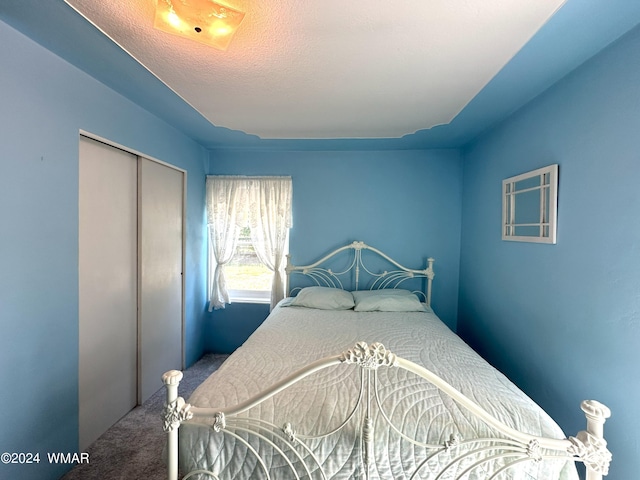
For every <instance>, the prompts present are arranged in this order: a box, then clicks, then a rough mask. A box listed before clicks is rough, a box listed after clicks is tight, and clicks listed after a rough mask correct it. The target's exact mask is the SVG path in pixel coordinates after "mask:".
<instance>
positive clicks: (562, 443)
mask: <svg viewBox="0 0 640 480" xmlns="http://www.w3.org/2000/svg"><path fill="white" fill-rule="evenodd" d="M341 364H351V365H354V364H355V365H357V366H359V367H360V368H359V369H357V370H358V375H360V392H359V396H358V399H357V402H356V403H355V407H354V409H353V411H352V412H351V414H350V415H349V416H348V418H346V419H345V420H344V422H343V423H342V424H341V425H340V426H339V427H338V428H336V429H334V430H333V431H331V432H323V433H322V434H320V435H318V436H315V437H313V436H310V435H308V434H305V435H300V434H297V433H296V426H295V425H292V424H290V423H285V424H284V425H282V426H276V425H273V424H271V423H269V422H266V421H263V420H261V419H249V418H246V417H244V416H240V417H238V416H239V415H240V414H242V413H244V412H247V411H248V410H250V409H251V408H253V407H255V406H257V405H259V404H261V403H262V402H264V401H265V400H267V399H269V398H271V397H273V396H274V395H276V394H278V393H279V392H281V391H283V390H285V389H287V388H289V387H291V386H292V385H294V384H296V383H297V382H299V381H301V380H302V379H304V378H306V377H308V376H310V375H312V374H314V373H316V372H318V371H320V370H323V369H326V368H329V367H332V366H339V365H341ZM382 368H398V369H404V370H406V371H409V372H412V373H414V374H415V375H417V376H419V377H422V378H423V379H424V380H426V381H427V382H430V383H431V384H432V385H434V386H436V387H437V388H438V389H439V390H440V391H441V392H443V393H444V394H446V395H447V396H448V397H450V398H451V399H453V400H454V401H455V402H456V403H457V404H459V405H460V406H462V407H464V408H465V409H466V410H467V411H468V412H471V413H472V415H474V416H475V417H477V418H478V419H480V420H481V421H482V422H484V424H486V425H487V426H488V427H490V428H491V429H492V431H494V432H496V435H495V436H493V435H492V436H491V437H487V438H468V439H467V438H459V437H458V436H454V435H452V436H451V437H450V438H449V439H448V440H447V441H445V442H444V443H443V444H440V445H436V444H428V443H424V442H422V441H420V440H419V439H415V438H410V437H408V436H407V435H406V434H405V433H404V432H402V431H400V429H399V428H397V427H396V426H395V425H393V422H392V421H391V419H390V417H389V416H387V413H386V412H385V411H384V409H383V406H382V404H381V401H380V398H379V396H378V393H377V392H378V390H377V389H378V381H377V372H378V370H379V369H382ZM181 379H182V373H181V372H179V371H175V370H172V371H169V372H167V373H165V374H164V376H163V382H164V384H165V386H166V391H167V398H166V404H165V408H164V412H163V428H164V431H165V432H166V433H167V436H168V445H167V455H168V458H167V463H168V477H167V478H168V479H169V480H177V478H178V429H179V427H180V426H181V424H182V423H184V422H186V421H188V420H191V419H198V418H209V419H211V418H212V419H213V421H212V422H211V423H210V424H209V426H210V428H212V429H213V430H214V431H215V432H225V433H226V434H228V435H231V436H233V437H234V439H235V440H236V441H238V442H240V443H243V444H244V445H245V446H246V447H247V449H248V451H250V452H251V454H252V455H255V457H256V460H257V463H258V464H259V468H260V469H262V471H263V472H264V473H265V478H270V477H269V473H268V469H269V467H268V466H267V463H266V462H265V461H264V459H262V458H261V457H260V454H259V452H258V451H256V449H254V448H253V447H252V446H251V444H250V443H249V442H247V441H246V440H245V436H246V435H255V436H257V437H258V438H259V439H260V441H261V442H265V443H268V444H269V445H270V447H271V448H272V449H273V452H276V454H277V455H280V456H281V457H282V458H283V462H284V464H286V465H287V466H288V468H290V469H291V472H292V475H291V476H289V477H287V478H328V476H327V475H326V474H325V473H324V471H323V468H322V465H321V462H320V461H319V460H318V458H316V457H315V456H314V454H313V451H312V449H311V448H309V447H308V446H307V445H306V442H307V440H309V439H316V440H317V439H318V438H324V437H327V436H329V435H331V434H334V433H336V432H338V431H339V430H341V429H342V428H344V427H345V425H347V424H348V423H350V424H351V423H353V422H352V420H353V421H354V422H355V423H356V425H357V426H356V428H357V430H358V433H357V438H358V442H359V445H358V452H359V455H360V461H361V463H362V468H361V471H362V472H363V478H367V479H368V478H369V472H370V471H371V470H372V464H373V463H374V462H375V458H376V457H375V453H376V452H375V450H374V449H375V442H374V438H375V435H376V432H375V431H374V426H373V422H372V420H371V418H372V409H374V408H377V409H378V412H379V413H380V414H381V415H382V416H383V418H384V420H386V422H387V423H388V425H389V426H390V428H391V429H392V430H394V431H395V432H396V433H397V434H398V435H400V436H402V437H403V439H404V440H406V441H408V442H410V443H411V444H413V445H415V446H417V447H420V448H424V449H426V450H427V451H428V455H427V457H426V460H425V461H424V462H423V463H422V464H421V465H419V466H418V468H417V469H416V471H415V472H414V473H413V476H412V477H411V478H414V477H415V478H423V477H422V476H421V475H420V470H421V469H422V468H425V466H426V465H427V464H428V463H429V462H431V463H433V462H436V463H437V462H440V464H441V465H443V467H442V470H441V471H440V472H439V473H437V474H436V476H435V477H434V478H438V479H440V478H449V477H448V476H447V475H448V474H449V473H450V472H451V471H455V472H456V473H455V478H466V477H467V474H470V473H473V472H474V470H475V469H478V468H481V469H483V471H485V472H486V471H488V472H489V476H487V477H486V478H492V479H493V478H496V479H498V478H501V474H502V473H504V472H507V471H508V470H510V469H511V468H514V467H516V466H517V465H520V464H522V463H525V462H546V461H574V462H582V463H584V465H585V466H586V471H587V477H586V478H587V480H601V479H602V477H603V476H604V475H607V473H608V469H609V464H610V461H611V453H610V452H609V450H608V449H607V446H606V441H605V440H604V434H603V425H604V423H605V421H606V419H607V418H609V416H610V415H611V412H610V410H609V409H608V408H607V407H606V406H604V405H602V404H601V403H599V402H597V401H594V400H586V401H584V402H582V405H581V408H582V410H583V411H584V413H585V415H586V418H587V426H586V430H584V431H581V432H579V433H578V434H577V435H576V436H573V437H569V438H565V439H555V438H545V437H539V436H534V435H530V434H527V433H523V432H520V431H518V430H515V429H513V428H511V427H509V426H508V425H506V424H504V423H503V422H501V421H500V420H498V419H496V418H495V417H493V416H492V415H491V414H489V413H488V412H487V411H486V410H485V409H483V408H482V407H481V406H479V405H478V404H477V403H475V402H474V401H472V400H470V399H469V398H467V397H465V396H464V395H463V394H462V393H461V392H460V391H458V390H456V389H455V388H454V387H452V386H451V385H450V384H448V383H447V382H445V381H444V380H442V379H441V378H440V377H438V376H437V375H435V374H434V373H433V372H431V371H429V370H427V369H425V368H423V367H421V366H420V365H418V364H416V363H413V362H411V361H408V360H405V359H403V358H399V357H397V356H396V355H395V354H393V353H392V352H390V351H388V350H387V349H386V348H385V347H384V346H383V345H382V344H380V343H374V344H371V345H368V344H366V343H364V342H359V343H358V344H356V345H355V346H354V347H353V348H351V349H349V350H346V351H344V352H342V353H340V354H338V355H334V356H331V357H326V358H324V359H321V360H318V361H316V362H314V363H312V364H310V365H308V366H306V367H304V368H302V369H300V370H298V371H297V372H295V373H293V374H292V375H290V376H289V377H287V378H285V379H283V380H282V381H280V382H278V383H276V384H275V385H273V386H272V387H271V388H270V389H268V390H267V391H265V392H263V393H261V394H259V395H257V396H254V397H252V398H250V399H248V400H247V401H245V402H243V403H240V404H238V405H235V406H231V407H225V408H220V409H217V408H199V407H196V406H192V405H189V404H188V403H186V402H185V401H184V399H183V398H182V397H180V396H179V395H178V385H179V383H180V380H181ZM356 411H357V412H358V415H356ZM238 432H240V433H241V434H238ZM243 435H245V436H243ZM445 456H446V459H445V460H444V461H441V459H442V458H443V457H445ZM195 474H205V475H208V476H209V477H210V478H212V479H216V480H219V477H218V476H217V475H218V474H217V473H215V472H206V471H204V470H198V471H193V472H190V473H187V474H186V476H185V477H184V478H189V477H191V476H192V475H195ZM429 478H431V477H429Z"/></svg>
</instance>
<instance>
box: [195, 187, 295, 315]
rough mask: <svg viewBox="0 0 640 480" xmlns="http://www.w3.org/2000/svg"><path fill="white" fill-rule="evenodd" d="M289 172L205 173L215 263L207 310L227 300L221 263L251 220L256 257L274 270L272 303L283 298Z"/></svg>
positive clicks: (229, 258)
mask: <svg viewBox="0 0 640 480" xmlns="http://www.w3.org/2000/svg"><path fill="white" fill-rule="evenodd" d="M292 196H293V186H292V181H291V177H238V176H208V177H207V219H208V220H207V223H208V226H209V239H210V246H211V251H212V253H213V256H214V258H215V261H216V267H215V270H214V272H213V275H212V276H211V290H210V301H209V311H212V310H213V309H218V308H224V306H225V304H226V303H229V294H228V293H227V289H226V285H225V279H224V265H225V264H226V263H228V262H229V261H230V260H231V258H232V257H233V254H234V252H235V249H236V244H237V240H238V236H239V232H240V229H241V228H242V227H243V226H245V225H247V224H248V225H249V227H250V229H251V242H252V243H253V246H254V248H255V251H256V254H257V256H258V259H259V260H260V261H261V262H262V263H263V264H264V265H265V266H266V267H267V268H268V269H269V270H271V271H272V272H274V274H273V281H272V284H271V308H273V307H274V306H275V305H276V303H278V302H279V301H280V300H282V298H284V276H283V274H284V257H285V253H286V252H285V248H286V246H287V237H288V234H289V228H291V226H292V215H291V201H292Z"/></svg>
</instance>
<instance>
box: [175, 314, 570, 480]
mask: <svg viewBox="0 0 640 480" xmlns="http://www.w3.org/2000/svg"><path fill="white" fill-rule="evenodd" d="M361 341H364V342H367V343H369V344H371V343H374V342H381V343H382V344H384V346H385V347H386V348H387V349H388V350H390V351H392V352H393V353H395V354H396V355H397V356H399V357H402V358H405V359H407V360H411V361H413V362H415V363H418V364H420V365H422V366H424V367H425V368H427V369H429V370H431V371H433V372H435V373H436V374H438V375H439V376H440V377H441V378H443V379H444V380H445V381H447V382H448V383H449V384H451V385H452V386H454V387H455V388H457V389H458V390H460V391H461V392H462V393H463V394H465V395H466V396H467V397H469V398H470V399H472V400H474V401H475V402H477V403H478V404H479V405H480V406H482V407H483V408H484V409H485V410H487V411H488V412H489V413H491V414H492V415H494V416H496V417H497V418H499V419H500V420H502V421H503V422H504V423H506V424H507V425H509V426H511V427H513V428H516V429H518V430H520V431H523V432H526V433H530V434H532V435H538V436H545V437H551V438H565V435H564V434H563V432H562V431H561V429H560V428H559V427H558V425H557V424H556V423H555V422H554V421H553V420H552V419H551V418H550V417H549V416H548V415H547V414H546V413H545V412H544V411H543V410H542V409H541V408H540V407H539V406H537V405H536V404H535V403H534V402H533V401H532V400H531V399H530V398H528V397H527V396H526V395H525V394H524V393H523V392H522V391H521V390H519V389H518V388H517V387H516V386H515V385H514V384H513V383H511V382H510V381H509V380H508V379H507V378H506V377H505V376H504V375H503V374H501V373H500V372H499V371H497V370H496V369H495V368H493V367H492V366H490V365H489V364H488V363H487V362H485V361H484V360H483V359H482V358H481V357H480V356H479V355H478V354H476V353H475V352H474V351H473V350H472V349H471V348H470V347H469V346H467V345H466V344H465V343H464V342H463V341H462V339H460V338H459V337H458V336H457V335H455V334H454V333H453V332H452V331H451V330H450V329H449V328H448V327H447V326H446V325H445V324H444V323H443V322H442V321H441V320H440V319H439V318H438V317H437V316H436V315H435V314H434V313H433V312H432V311H427V312H357V311H353V310H346V311H332V310H316V309H310V308H303V307H291V306H287V307H284V306H281V305H279V306H277V307H276V308H275V309H274V310H273V312H272V313H271V314H270V316H269V317H268V319H267V320H266V321H265V322H264V323H263V324H262V325H261V326H260V327H259V328H258V329H257V330H256V331H255V332H254V333H253V334H252V335H251V337H250V338H249V339H248V340H247V341H246V342H245V343H244V345H242V346H241V347H240V348H239V349H238V350H236V352H234V353H233V354H232V355H231V356H230V357H229V358H228V359H227V360H226V361H225V363H224V364H223V365H222V366H221V367H220V369H219V370H217V371H216V372H215V373H214V374H213V375H211V377H209V378H208V379H207V380H206V381H205V382H204V383H202V384H201V385H200V386H199V387H198V388H197V389H196V390H195V391H194V393H193V394H192V396H191V397H190V398H189V399H188V402H189V403H190V404H192V405H194V406H198V407H210V408H223V407H227V406H231V405H234V404H237V403H240V402H242V401H244V400H246V399H248V398H250V397H251V396H253V395H255V394H257V393H259V392H261V391H264V390H266V389H267V388H268V387H269V386H270V385H272V384H273V383H275V382H276V381H278V380H280V379H282V378H285V377H286V376H288V375H290V374H291V373H292V372H294V371H295V370H296V369H298V368H301V367H303V366H305V365H307V364H309V363H311V362H313V361H315V360H318V359H320V358H323V357H327V356H330V355H335V354H338V353H341V352H343V351H345V350H348V349H350V348H352V347H353V346H354V345H355V344H356V343H357V342H361ZM345 369H347V370H349V369H352V370H353V372H351V373H353V374H350V375H348V376H347V377H345ZM356 369H358V367H357V366H355V365H339V366H337V367H335V368H334V367H331V369H328V370H323V371H322V372H320V373H319V374H317V375H316V376H314V377H312V378H311V377H310V378H308V379H305V380H304V381H302V382H300V383H298V384H296V385H294V386H293V387H292V388H290V389H288V390H286V391H285V392H281V393H279V394H278V395H277V396H275V397H273V398H271V399H269V400H268V401H266V402H264V403H262V404H261V405H259V406H257V407H254V408H253V409H252V410H251V411H250V412H249V413H250V415H251V416H252V417H255V416H259V417H260V418H262V419H265V420H267V421H269V422H272V423H273V424H275V425H285V424H286V423H291V424H292V425H294V426H295V429H296V432H298V433H305V432H310V431H318V430H319V431H329V430H331V429H333V428H335V427H337V426H339V425H340V423H341V422H342V421H343V420H344V419H345V418H347V417H348V415H349V413H350V412H351V411H352V409H353V406H354V404H355V398H356V397H357V393H358V389H359V381H360V377H359V373H358V372H357V371H356ZM345 378H346V379H345ZM378 378H379V385H380V399H381V402H382V405H383V408H384V410H385V411H386V412H387V413H388V415H389V417H390V418H391V420H392V421H393V423H394V425H397V426H398V428H399V429H400V430H401V431H402V432H403V433H405V434H407V435H409V436H411V437H413V438H419V439H420V440H421V441H424V442H426V443H435V444H439V445H443V444H444V443H445V442H446V441H447V440H448V439H450V438H452V435H458V436H459V437H462V438H463V439H467V438H471V437H485V436H488V437H492V436H495V433H492V432H491V431H490V430H489V429H488V427H486V426H485V425H484V424H483V423H482V422H481V421H479V420H478V419H476V418H474V417H473V416H472V415H471V414H470V413H469V412H467V411H465V410H464V409H462V408H461V407H459V406H458V405H457V404H456V403H455V402H453V401H452V400H451V399H450V398H448V397H447V396H446V395H444V394H443V393H441V392H440V391H439V390H438V389H437V388H436V387H434V386H433V385H430V384H429V383H428V382H426V381H425V380H423V379H421V378H418V377H416V376H415V375H413V374H411V373H410V372H406V371H404V370H400V369H397V368H381V369H379V370H378ZM372 412H373V413H372V417H373V425H374V427H375V438H376V440H375V464H374V465H373V466H372V467H370V468H369V473H370V478H373V479H375V478H380V479H404V478H410V476H411V473H412V472H414V471H415V470H416V467H417V466H418V465H419V464H420V462H423V461H424V460H425V458H426V457H425V456H426V455H427V453H425V452H424V451H422V449H420V448H417V447H415V446H413V445H412V444H407V442H406V441H404V440H402V438H401V437H400V436H399V435H396V434H395V433H394V432H393V431H390V429H389V428H388V426H387V425H386V423H385V422H384V421H383V418H382V417H381V415H380V414H379V413H378V412H377V411H376V410H375V409H373V410H372ZM314 429H315V430H314ZM251 442H253V443H251V445H252V446H253V448H255V449H256V450H257V451H258V452H261V453H263V452H266V449H267V448H268V447H267V446H265V445H262V444H261V442H260V440H259V439H258V440H255V441H254V440H251ZM310 448H311V449H312V451H313V452H314V454H315V455H316V457H317V458H318V460H319V462H320V463H321V464H322V465H323V469H324V471H325V472H326V474H327V477H328V478H332V479H354V478H364V471H363V466H362V461H361V459H362V449H361V446H360V442H359V435H358V433H357V431H356V429H355V428H344V429H342V430H340V431H339V433H338V434H337V435H335V436H332V437H330V438H326V439H324V440H323V441H311V442H310ZM179 449H180V450H179V452H180V469H181V471H182V472H187V471H191V470H195V469H207V470H211V471H213V472H214V473H215V474H216V475H219V477H220V478H221V479H222V478H236V479H250V478H264V475H263V474H262V472H261V470H260V466H259V464H258V462H257V461H256V460H255V458H254V456H253V455H252V454H250V453H248V452H247V450H246V448H244V447H242V446H241V445H240V442H238V441H237V439H235V438H233V437H229V436H228V435H225V434H223V433H221V432H215V431H214V429H212V428H209V427H206V426H203V425H200V424H196V423H193V422H187V423H185V424H184V425H183V426H182V427H181V428H180V447H179ZM264 458H265V464H266V466H267V467H268V468H270V469H272V477H271V478H283V479H287V478H292V476H291V472H290V471H288V470H286V468H284V467H285V466H284V465H281V464H280V463H282V462H281V460H280V459H279V458H278V456H276V455H272V454H269V453H266V454H265V456H264ZM469 461H471V459H469ZM438 462H440V464H438ZM433 463H434V462H427V465H426V466H425V467H423V468H421V469H420V474H419V475H417V476H416V478H423V479H425V478H435V476H436V475H435V473H434V472H436V471H438V470H439V469H441V468H442V466H443V465H442V464H441V463H442V461H437V462H435V463H436V464H435V465H434V464H433ZM281 467H282V468H281ZM461 468H462V467H461ZM460 473H461V470H460V469H458V470H451V471H448V473H447V475H445V476H443V477H441V478H442V479H448V478H458V477H457V475H459V474H460ZM196 478H198V477H196ZM202 478H210V477H202ZM314 478H315V477H314ZM462 478H465V479H469V480H475V479H480V478H485V476H484V473H483V468H479V469H474V470H473V471H472V472H471V473H470V474H468V475H465V476H463V477H462ZM499 478H507V479H513V480H520V479H523V480H531V479H533V478H539V479H548V480H554V479H558V480H574V479H577V478H578V476H577V473H576V470H575V467H574V465H573V462H570V461H569V462H567V461H559V460H554V461H550V462H527V463H526V465H523V467H522V468H520V467H518V468H517V469H509V470H508V471H507V473H506V474H505V475H504V476H501V477H499Z"/></svg>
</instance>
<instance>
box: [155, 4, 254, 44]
mask: <svg viewBox="0 0 640 480" xmlns="http://www.w3.org/2000/svg"><path fill="white" fill-rule="evenodd" d="M244 15H245V14H244V12H241V11H239V10H235V9H233V8H230V7H227V6H225V5H222V4H220V3H217V2H214V1H212V0H158V3H157V6H156V17H155V22H154V27H155V28H157V29H159V30H162V31H164V32H167V33H171V34H174V35H180V36H182V37H186V38H189V39H191V40H196V41H198V42H201V43H204V44H207V45H210V46H212V47H215V48H217V49H220V50H226V49H227V47H228V46H229V43H230V42H231V39H232V38H233V35H234V33H236V30H237V29H238V27H239V26H240V23H241V22H242V19H243V18H244Z"/></svg>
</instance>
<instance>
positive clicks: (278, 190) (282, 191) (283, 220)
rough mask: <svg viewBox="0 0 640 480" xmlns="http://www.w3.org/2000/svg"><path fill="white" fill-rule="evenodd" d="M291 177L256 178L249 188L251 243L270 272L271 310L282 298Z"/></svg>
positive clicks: (288, 225)
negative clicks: (271, 273) (271, 278)
mask: <svg viewBox="0 0 640 480" xmlns="http://www.w3.org/2000/svg"><path fill="white" fill-rule="evenodd" d="M292 193H293V188H292V182H291V177H269V178H264V177H263V178H259V179H254V180H252V181H251V184H250V187H249V198H250V217H249V219H250V220H249V221H250V224H249V226H250V227H251V242H252V243H253V247H254V248H255V251H256V254H257V255H258V259H259V260H260V261H261V262H262V263H263V264H264V265H265V266H266V267H267V268H268V269H269V270H271V271H272V272H273V280H272V282H271V308H272V309H273V307H275V306H276V304H277V303H278V302H279V301H280V300H282V299H283V298H284V257H285V253H286V252H285V248H286V246H287V236H288V234H289V229H290V228H291V224H292V221H291V218H292V216H291V199H292Z"/></svg>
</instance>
